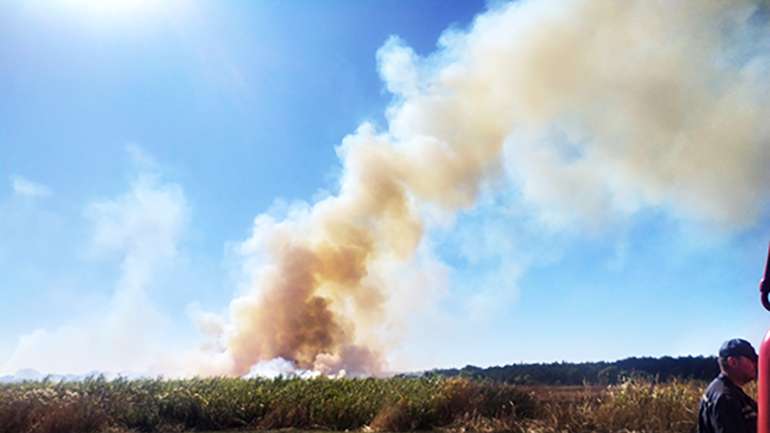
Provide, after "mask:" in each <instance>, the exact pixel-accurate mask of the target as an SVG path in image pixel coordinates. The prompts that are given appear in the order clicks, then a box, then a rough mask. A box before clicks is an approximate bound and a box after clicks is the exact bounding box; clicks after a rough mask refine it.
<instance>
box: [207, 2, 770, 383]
mask: <svg viewBox="0 0 770 433" xmlns="http://www.w3.org/2000/svg"><path fill="white" fill-rule="evenodd" d="M756 10H757V4H756V3H754V2H751V1H748V0H744V1H740V0H739V1H726V0H676V1H662V0H635V1H626V2H618V1H616V0H560V1H556V0H541V1H534V0H530V1H519V2H515V3H509V4H505V5H501V6H499V7H496V8H494V9H493V10H490V11H488V12H486V13H484V14H482V15H480V16H478V17H477V18H476V20H475V21H474V23H473V25H472V26H471V27H470V28H469V29H468V30H467V31H450V32H447V33H445V34H444V35H443V36H442V38H441V41H440V46H439V49H438V50H437V51H436V52H435V53H433V54H432V55H430V56H428V57H419V56H418V55H417V54H416V53H415V52H414V51H413V50H412V49H410V48H409V47H407V46H405V45H404V43H403V42H402V41H400V40H399V39H397V38H391V39H390V40H389V41H388V42H387V43H386V44H385V45H384V46H383V47H382V48H381V49H380V51H379V52H378V53H377V59H378V62H379V69H380V72H381V75H382V77H383V79H384V81H385V85H386V87H387V89H388V90H389V91H390V92H392V93H393V95H394V101H393V103H392V105H391V106H390V107H389V108H388V111H387V121H388V125H387V128H386V129H385V130H382V131H380V130H377V129H376V128H375V127H374V126H373V125H370V124H364V125H362V126H361V127H359V129H358V130H357V131H356V132H355V133H353V134H352V135H350V136H348V137H346V138H345V139H344V140H343V143H342V145H341V146H340V147H339V150H338V153H339V156H340V159H341V162H342V167H343V175H342V178H341V182H340V186H339V192H338V193H337V195H334V196H330V197H327V198H325V199H323V200H320V201H319V202H317V203H315V204H314V205H312V206H307V207H304V208H302V209H301V210H299V211H297V212H294V213H290V214H289V215H287V217H286V218H285V219H282V220H277V219H275V218H272V217H269V216H266V215H263V216H260V217H258V218H257V219H256V222H255V228H254V232H253V235H252V237H251V238H250V239H249V240H248V241H246V242H245V243H244V249H245V251H247V253H248V254H247V255H248V256H249V257H250V258H251V259H250V261H249V263H250V269H249V274H250V275H251V276H252V281H251V284H250V285H249V287H248V288H247V289H246V290H245V292H244V293H243V294H242V295H241V296H239V297H238V298H237V299H235V300H233V302H232V304H231V313H230V317H229V320H228V325H227V326H226V329H225V330H224V332H223V336H222V338H223V342H224V345H225V350H224V351H223V352H222V353H221V354H220V355H221V356H222V357H224V358H225V359H228V360H230V362H228V363H227V365H228V366H229V367H228V368H229V372H230V373H233V374H244V373H246V372H248V371H249V369H250V368H251V366H253V365H254V364H257V363H259V362H264V361H268V360H270V359H274V358H277V357H280V358H282V359H284V360H287V361H289V362H291V363H292V364H293V365H294V366H295V367H299V368H302V369H313V370H317V371H321V370H323V371H325V372H331V373H333V372H334V371H337V370H341V369H353V370H356V371H361V372H369V373H374V374H376V373H378V372H381V371H382V370H383V368H385V365H384V359H385V357H384V353H386V352H387V351H388V350H389V348H390V347H392V345H393V344H395V343H394V341H392V339H389V338H388V335H391V334H390V330H391V329H394V328H398V324H399V322H400V321H401V320H402V318H403V317H404V315H405V314H407V313H405V312H413V313H414V314H418V313H419V310H420V308H421V306H422V305H423V304H421V303H419V302H417V301H418V300H422V299H428V300H432V299H435V296H436V293H440V292H441V289H440V287H441V283H440V282H435V281H432V275H436V274H437V273H438V275H440V274H441V271H440V268H441V265H438V266H436V265H431V263H435V259H433V258H432V257H433V256H432V254H431V253H430V248H429V247H430V246H429V245H427V244H426V243H425V239H424V233H425V229H429V228H430V224H431V223H432V221H433V220H432V219H430V218H426V215H428V212H435V210H436V209H438V210H439V211H440V212H443V213H445V214H446V215H450V216H451V215H453V214H455V213H456V212H458V211H461V210H464V209H470V208H472V207H473V206H474V205H475V203H476V201H477V199H478V196H479V192H480V191H481V190H482V189H483V188H484V187H485V185H493V184H494V182H495V181H497V180H499V179H500V178H501V176H502V175H503V174H504V173H507V174H508V175H509V176H510V178H511V179H512V180H513V182H514V183H515V185H516V186H517V188H518V189H519V191H520V193H521V196H522V197H523V200H524V201H525V203H527V204H528V205H529V206H531V207H532V208H534V209H535V210H536V214H537V216H538V218H540V219H541V220H542V221H545V222H547V223H549V224H552V225H554V226H557V227H558V226H564V225H567V224H577V225H579V226H582V227H589V228H594V229H596V228H601V227H602V226H603V225H604V224H606V223H607V222H609V221H611V220H612V219H614V218H618V217H628V216H631V215H634V214H635V213H637V212H640V211H642V210H644V209H662V210H664V211H666V212H668V213H669V214H670V215H672V216H673V217H674V218H680V219H685V220H689V221H696V222H699V223H703V224H708V225H714V226H718V227H722V228H726V229H729V230H739V229H742V228H745V227H749V226H751V225H753V224H755V223H756V222H757V220H758V219H759V218H761V217H762V216H764V215H765V213H766V211H767V209H768V203H769V202H770V200H769V199H770V188H768V185H770V171H769V170H767V168H768V167H770V146H769V145H768V143H769V142H768V139H770V130H769V129H768V128H769V126H768V125H769V123H768V122H767V121H766V119H767V118H768V115H770V108H768V105H767V104H766V102H765V101H767V96H768V83H769V82H768V81H767V80H766V77H767V72H768V65H770V61H769V60H770V57H769V56H768V53H770V51H768V48H767V47H766V46H764V45H762V44H761V43H760V42H757V41H761V40H762V39H756V38H753V37H748V36H747V35H757V34H761V35H763V36H765V37H766V36H767V25H766V24H758V23H755V20H753V19H752V16H753V14H754V12H755V11H756ZM425 264H429V266H432V268H433V269H431V268H430V267H424V266H423V265H425ZM511 266H513V265H511ZM385 268H387V269H388V271H385V272H382V269H385ZM514 268H515V269H517V272H519V271H520V270H519V269H518V268H516V267H515V266H514ZM405 269H412V270H413V272H414V273H415V274H417V275H418V276H417V279H418V280H423V281H425V284H424V285H422V287H413V288H411V289H410V290H403V289H402V285H404V284H405V283H404V282H403V279H401V277H402V276H403V274H404V270H405ZM439 279H440V278H439ZM436 287H439V289H438V290H437V289H436ZM393 306H398V308H393ZM399 308H401V310H399Z"/></svg>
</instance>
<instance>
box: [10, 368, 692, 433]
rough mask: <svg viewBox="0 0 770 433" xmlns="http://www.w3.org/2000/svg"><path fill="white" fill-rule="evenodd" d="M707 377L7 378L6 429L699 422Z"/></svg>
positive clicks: (594, 426) (556, 426)
mask: <svg viewBox="0 0 770 433" xmlns="http://www.w3.org/2000/svg"><path fill="white" fill-rule="evenodd" d="M704 386H705V384H704V383H702V382H694V381H691V382H682V381H674V382H668V383H663V384H658V383H654V382H650V381H642V380H630V381H626V382H624V383H622V384H621V385H616V386H610V387H606V388H603V387H595V386H586V387H559V388H557V387H526V388H523V387H514V386H512V385H506V384H501V383H492V382H478V381H473V380H469V379H464V378H454V379H441V378H430V379H428V378H420V379H417V378H392V379H325V378H317V379H312V380H303V379H274V380H267V379H228V378H212V379H189V380H138V381H128V380H114V381H107V380H104V379H102V378H92V379H89V380H86V381H83V382H73V383H52V382H30V383H24V384H17V385H2V386H0V426H2V431H3V432H6V433H90V432H112V433H121V432H132V431H133V432H182V431H190V430H195V431H201V430H210V431H221V430H228V429H238V430H245V429H252V430H271V429H283V428H294V429H314V430H362V431H413V430H440V431H444V432H448V433H453V432H466V431H480V432H496V431H509V432H518V433H525V432H531V433H556V432H576V433H577V432H600V433H602V432H606V433H610V432H620V431H637V432H674V433H678V432H681V433H691V432H694V431H695V418H696V416H695V414H696V410H697V406H698V399H699V397H700V394H701V392H702V390H703V388H704Z"/></svg>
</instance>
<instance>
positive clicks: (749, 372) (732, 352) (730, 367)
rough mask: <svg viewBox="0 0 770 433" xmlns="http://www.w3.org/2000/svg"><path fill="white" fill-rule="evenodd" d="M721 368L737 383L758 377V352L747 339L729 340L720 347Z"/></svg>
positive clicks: (740, 383) (742, 383) (743, 383)
mask: <svg viewBox="0 0 770 433" xmlns="http://www.w3.org/2000/svg"><path fill="white" fill-rule="evenodd" d="M719 369H720V370H722V373H724V374H725V375H726V376H727V377H729V378H730V380H732V381H733V382H735V383H736V384H737V385H745V384H747V383H749V382H751V381H752V380H754V379H756V378H757V352H756V351H755V350H754V347H753V346H752V345H751V343H749V342H748V341H746V340H743V339H740V338H734V339H732V340H727V341H725V342H724V344H722V347H720V348H719Z"/></svg>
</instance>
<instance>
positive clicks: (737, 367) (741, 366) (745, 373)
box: [728, 356, 757, 385]
mask: <svg viewBox="0 0 770 433" xmlns="http://www.w3.org/2000/svg"><path fill="white" fill-rule="evenodd" d="M730 358H732V361H731V362H729V363H728V364H729V365H730V367H731V368H730V369H731V370H732V374H731V376H734V377H735V379H736V381H740V382H741V383H740V384H739V385H743V384H746V383H749V382H751V381H752V380H754V379H756V378H757V363H756V362H754V360H753V359H752V358H748V357H746V356H734V357H733V356H731V357H730Z"/></svg>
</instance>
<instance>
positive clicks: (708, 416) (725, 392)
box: [698, 338, 757, 433]
mask: <svg viewBox="0 0 770 433" xmlns="http://www.w3.org/2000/svg"><path fill="white" fill-rule="evenodd" d="M718 362H719V369H720V370H721V373H720V374H719V376H717V378H716V379H714V380H713V381H712V382H711V384H709V386H708V388H706V392H705V393H704V394H703V398H701V401H700V408H699V411H698V433H756V432H757V403H756V402H755V401H754V399H752V398H751V397H749V396H748V395H746V393H745V392H743V389H742V388H741V387H742V386H743V385H745V384H747V383H749V382H751V381H752V380H754V379H756V378H757V352H756V351H755V350H754V347H752V346H751V343H749V342H748V341H746V340H742V339H740V338H736V339H733V340H728V341H725V343H724V344H723V345H722V347H721V348H720V349H719V359H718Z"/></svg>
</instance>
